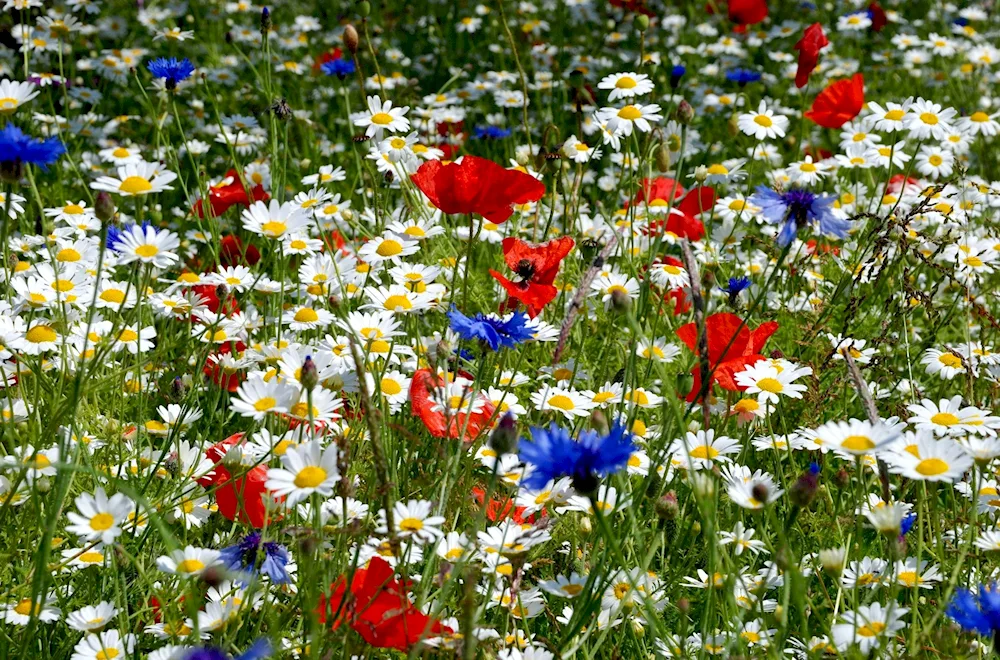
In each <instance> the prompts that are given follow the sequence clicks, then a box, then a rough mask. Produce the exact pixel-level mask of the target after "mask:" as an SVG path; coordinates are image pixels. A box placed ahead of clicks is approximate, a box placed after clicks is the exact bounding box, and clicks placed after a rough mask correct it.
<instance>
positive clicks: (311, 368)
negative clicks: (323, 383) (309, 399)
mask: <svg viewBox="0 0 1000 660" xmlns="http://www.w3.org/2000/svg"><path fill="white" fill-rule="evenodd" d="M299 382H301V383H302V387H303V389H305V390H306V391H307V392H311V391H312V390H313V389H315V387H316V385H317V384H318V383H319V372H318V371H317V370H316V363H315V362H313V359H312V356H311V355H307V356H306V359H305V361H304V362H303V363H302V375H301V376H299Z"/></svg>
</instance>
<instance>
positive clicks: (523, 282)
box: [490, 236, 574, 318]
mask: <svg viewBox="0 0 1000 660" xmlns="http://www.w3.org/2000/svg"><path fill="white" fill-rule="evenodd" d="M573 245H574V242H573V239H572V238H569V237H568V236H563V237H562V238H557V239H555V240H552V241H549V242H548V243H542V244H539V245H532V244H531V243H526V242H525V241H522V240H521V239H519V238H513V237H508V238H505V239H503V257H504V261H505V262H506V263H507V267H508V268H510V269H511V270H512V271H514V272H515V273H517V274H518V276H519V277H520V281H518V282H513V281H511V280H509V279H507V278H506V277H504V276H503V275H501V274H500V273H498V272H496V271H495V270H490V275H492V276H493V278H494V279H496V280H497V281H498V282H500V284H501V286H503V288H504V289H505V290H506V291H507V295H508V296H509V297H510V299H511V300H513V301H518V302H520V303H522V304H523V305H524V306H525V307H526V308H527V310H528V316H530V317H531V318H534V317H536V316H538V315H539V314H540V313H541V311H542V309H543V308H544V307H545V306H546V305H547V304H549V303H550V302H552V301H553V300H554V299H555V297H556V295H557V294H558V290H557V289H556V287H555V286H553V284H552V283H553V282H554V281H555V279H556V275H557V274H558V273H559V266H560V265H561V264H562V261H563V259H565V258H566V255H567V254H569V251H570V250H572V249H573Z"/></svg>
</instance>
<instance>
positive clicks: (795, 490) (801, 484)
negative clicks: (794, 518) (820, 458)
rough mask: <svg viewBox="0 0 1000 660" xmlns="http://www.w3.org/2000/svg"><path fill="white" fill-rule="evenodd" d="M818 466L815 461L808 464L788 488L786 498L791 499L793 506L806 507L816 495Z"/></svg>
mask: <svg viewBox="0 0 1000 660" xmlns="http://www.w3.org/2000/svg"><path fill="white" fill-rule="evenodd" d="M818 476H819V466H818V465H817V464H815V463H813V464H811V465H810V466H809V469H808V470H806V471H805V472H803V473H802V476H801V477H799V478H798V479H797V480H796V481H795V483H794V484H792V486H791V488H789V489H788V498H789V499H790V500H791V501H792V504H794V505H795V506H797V507H799V508H801V509H805V508H806V507H808V506H809V505H810V504H811V503H812V501H813V498H815V497H816V491H818V490H819V478H818Z"/></svg>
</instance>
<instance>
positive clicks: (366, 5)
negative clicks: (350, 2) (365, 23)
mask: <svg viewBox="0 0 1000 660" xmlns="http://www.w3.org/2000/svg"><path fill="white" fill-rule="evenodd" d="M371 13H372V3H370V2H368V0H361V2H359V3H358V16H360V17H361V18H368V15H369V14H371Z"/></svg>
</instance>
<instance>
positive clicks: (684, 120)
mask: <svg viewBox="0 0 1000 660" xmlns="http://www.w3.org/2000/svg"><path fill="white" fill-rule="evenodd" d="M676 115H677V121H679V122H680V123H681V124H684V125H689V124H690V123H691V122H692V121H694V108H693V107H692V106H691V104H690V103H688V102H687V101H686V100H685V99H681V102H680V103H678V104H677V112H676Z"/></svg>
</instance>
